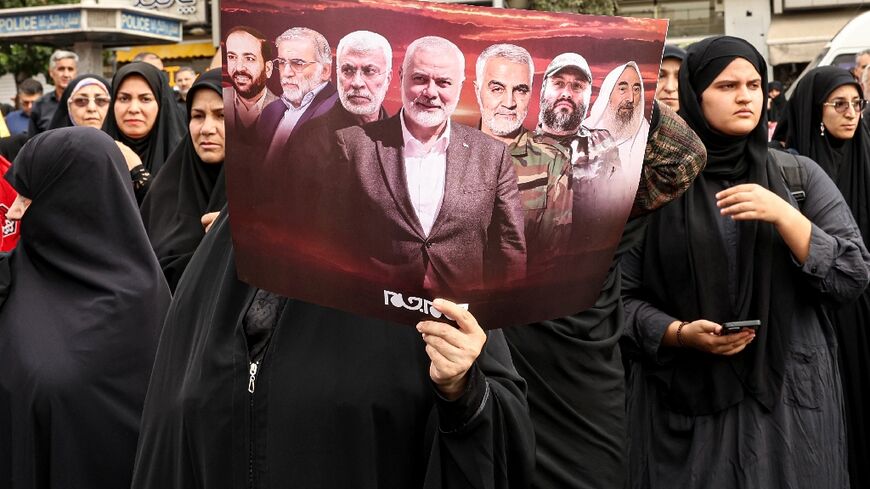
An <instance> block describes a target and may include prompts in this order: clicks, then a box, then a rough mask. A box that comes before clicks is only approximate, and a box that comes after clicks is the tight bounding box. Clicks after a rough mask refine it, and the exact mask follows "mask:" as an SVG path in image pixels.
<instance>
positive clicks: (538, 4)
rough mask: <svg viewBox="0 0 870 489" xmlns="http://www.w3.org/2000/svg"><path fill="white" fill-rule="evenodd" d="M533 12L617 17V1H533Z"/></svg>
mask: <svg viewBox="0 0 870 489" xmlns="http://www.w3.org/2000/svg"><path fill="white" fill-rule="evenodd" d="M530 4H531V5H530V8H532V9H533V10H550V11H553V12H574V13H578V14H595V15H616V9H617V0H531V2H530Z"/></svg>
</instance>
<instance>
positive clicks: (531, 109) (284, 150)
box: [221, 0, 667, 328]
mask: <svg viewBox="0 0 870 489" xmlns="http://www.w3.org/2000/svg"><path fill="white" fill-rule="evenodd" d="M221 10H222V12H221V15H222V19H221V21H222V22H221V24H222V52H223V53H224V56H225V60H224V71H225V72H224V79H225V88H224V103H225V115H226V118H227V141H228V143H227V150H228V151H227V158H226V172H227V185H228V200H229V213H230V225H231V229H232V234H233V242H234V247H235V254H236V256H235V258H236V265H237V268H238V273H239V278H240V279H241V280H244V281H246V282H248V283H250V284H252V285H255V286H257V287H261V288H264V289H267V290H270V291H273V292H276V293H279V294H282V295H286V296H288V297H292V298H296V299H300V300H305V301H309V302H314V303H318V304H322V305H326V306H329V307H334V308H338V309H343V310H347V311H351V312H355V313H359V314H363V315H368V316H375V317H380V318H383V319H386V320H390V321H395V322H398V323H403V324H411V325H412V324H415V323H416V322H417V321H420V320H422V319H425V318H431V317H435V318H440V317H441V314H440V313H439V312H438V311H437V310H436V309H434V308H433V307H432V301H433V300H434V299H435V298H438V297H441V298H445V299H449V300H452V301H454V302H456V303H459V304H462V305H464V307H467V308H468V310H469V311H470V312H472V313H473V314H474V315H475V317H476V318H477V319H478V321H479V322H480V324H481V325H482V326H484V327H485V328H498V327H504V326H510V325H518V324H527V323H531V322H535V321H540V320H545V319H551V318H556V317H560V316H564V315H568V314H573V313H576V312H578V311H581V310H583V309H586V308H588V307H589V306H591V305H592V303H593V302H594V300H595V299H596V298H597V296H598V293H599V291H600V289H601V286H602V283H603V281H604V278H605V277H606V274H607V272H608V269H609V267H610V264H611V260H612V257H613V254H614V251H615V248H616V246H617V244H618V242H619V239H620V236H621V234H622V230H623V227H624V225H625V222H626V220H627V218H628V216H629V212H630V210H631V207H632V203H633V201H634V196H635V193H636V191H637V186H638V180H639V177H640V168H641V164H642V158H643V153H644V148H645V145H646V138H647V134H648V130H649V118H650V113H651V106H652V98H653V94H654V91H655V83H656V79H657V74H658V68H659V63H660V60H661V53H662V48H663V43H664V37H665V33H666V30H667V23H666V21H662V20H651V19H635V18H620V17H602V16H585V15H575V14H561V13H548V12H533V11H522V10H510V9H492V8H484V7H471V6H462V5H448V4H435V3H426V2H399V1H329V0H326V1H310V0H307V1H306V0H301V1H296V0H260V1H242V0H227V1H223V2H221Z"/></svg>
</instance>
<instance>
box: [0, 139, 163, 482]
mask: <svg viewBox="0 0 870 489" xmlns="http://www.w3.org/2000/svg"><path fill="white" fill-rule="evenodd" d="M6 179H7V180H8V181H9V183H10V184H11V185H12V186H13V187H14V188H15V189H16V190H17V191H18V192H19V193H20V194H21V195H23V196H25V197H28V198H31V199H32V200H33V202H32V203H31V205H30V207H29V208H28V209H27V212H26V213H25V214H24V216H23V218H22V220H21V239H20V241H19V243H18V246H17V248H16V249H15V251H13V253H12V256H11V260H12V262H11V269H12V278H13V283H12V288H11V292H10V294H9V298H8V299H7V301H6V302H5V304H3V307H2V309H0V332H2V334H0V384H2V388H0V392H2V391H6V392H14V393H15V395H14V396H12V397H11V398H7V399H6V401H4V400H3V399H2V397H3V396H2V395H0V412H4V411H5V412H6V413H10V412H13V413H16V417H14V418H12V422H13V423H15V424H16V425H21V427H20V429H19V428H16V430H14V432H15V433H16V436H15V437H14V438H12V440H11V441H9V440H7V439H5V438H4V440H3V443H4V444H8V445H7V446H9V447H11V449H12V450H14V451H18V452H22V453H26V454H28V455H25V456H23V457H21V458H20V460H21V461H22V462H23V463H22V467H16V471H20V472H18V473H23V474H28V473H33V474H39V476H46V474H45V467H66V468H65V469H64V475H63V480H64V484H63V485H66V486H68V487H129V482H130V474H131V473H132V472H131V471H132V465H133V457H134V454H135V448H136V439H137V436H138V430H139V417H140V413H141V409H142V404H143V401H144V398H145V391H146V388H147V384H148V376H149V373H150V371H151V365H152V363H153V361H154V355H155V352H156V348H157V339H158V336H159V333H160V328H161V325H162V324H163V318H164V315H165V313H166V311H167V309H168V307H169V299H170V297H169V290H168V287H167V286H166V282H165V280H164V279H163V276H162V274H161V273H160V268H159V266H158V264H157V259H156V258H155V257H154V254H153V252H152V251H151V247H150V245H149V244H148V238H147V236H146V235H145V229H144V227H143V226H142V223H141V220H140V219H139V212H138V210H137V209H136V199H135V197H134V196H133V188H132V185H131V183H130V177H129V175H128V172H127V166H126V163H125V161H124V157H123V155H122V154H121V151H120V150H119V149H118V147H117V145H116V144H115V143H114V142H113V141H112V139H111V138H110V137H109V136H107V135H106V134H104V133H102V132H101V131H100V130H98V129H94V128H91V127H69V128H61V129H56V130H53V131H46V132H43V133H40V134H38V135H37V136H35V137H33V138H32V139H31V140H30V141H29V142H28V143H27V144H26V145H25V146H24V148H23V149H22V150H21V152H20V153H19V155H18V157H17V158H16V160H15V164H14V165H13V166H12V169H11V170H10V171H9V172H8V173H7V175H6ZM36 370H38V372H36ZM94 372H99V375H97V374H95V373H94ZM7 389H8V390H7ZM4 402H9V403H10V404H11V405H12V406H13V409H12V410H11V411H10V410H7V409H8V408H9V406H10V404H5V405H4ZM5 416H8V414H7V415H5ZM7 420H8V418H7V419H3V417H0V424H3V423H4V422H6V421H7ZM94 427H99V429H96V430H95V429H94ZM100 430H104V431H102V432H101V431H100ZM2 431H3V430H2V429H0V432H2ZM107 433H111V435H110V436H107ZM83 446H87V447H88V450H82V449H81V447H83ZM33 447H39V448H38V449H33ZM31 453H32V454H34V455H33V456H29V455H30V454H31ZM0 479H3V480H11V478H10V477H9V476H8V475H7V474H4V473H3V463H2V461H0Z"/></svg>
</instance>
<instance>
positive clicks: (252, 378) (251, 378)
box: [248, 362, 257, 394]
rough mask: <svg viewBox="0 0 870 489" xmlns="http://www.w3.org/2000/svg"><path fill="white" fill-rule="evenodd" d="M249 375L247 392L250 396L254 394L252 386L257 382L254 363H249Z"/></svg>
mask: <svg viewBox="0 0 870 489" xmlns="http://www.w3.org/2000/svg"><path fill="white" fill-rule="evenodd" d="M249 373H250V374H251V377H250V379H248V392H250V393H251V394H253V393H254V385H255V383H256V382H257V364H256V362H253V363H251V369H250V370H249Z"/></svg>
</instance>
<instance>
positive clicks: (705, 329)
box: [677, 319, 755, 355]
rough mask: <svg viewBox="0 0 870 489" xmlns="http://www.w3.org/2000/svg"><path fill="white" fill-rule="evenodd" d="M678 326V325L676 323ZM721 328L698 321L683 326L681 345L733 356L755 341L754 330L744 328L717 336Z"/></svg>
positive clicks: (714, 324) (709, 322) (702, 320)
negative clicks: (737, 331)
mask: <svg viewBox="0 0 870 489" xmlns="http://www.w3.org/2000/svg"><path fill="white" fill-rule="evenodd" d="M677 324H679V323H677ZM721 331H722V326H720V325H719V324H716V323H714V322H712V321H707V320H705V319H699V320H697V321H692V322H691V323H689V324H687V325H685V326H683V329H682V330H681V332H680V338H682V340H683V345H684V346H686V347H689V348H695V349H696V350H701V351H703V352H707V353H712V354H713V355H734V354H735V353H740V352H741V351H743V349H744V348H746V345H748V344H749V343H751V342H752V340H753V339H755V330H753V329H750V328H746V329H744V330H743V331H741V332H739V333H734V334H729V335H725V336H719V333H720V332H721Z"/></svg>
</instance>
